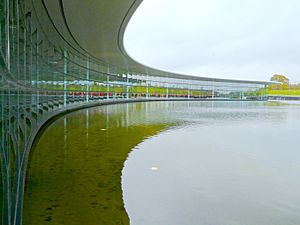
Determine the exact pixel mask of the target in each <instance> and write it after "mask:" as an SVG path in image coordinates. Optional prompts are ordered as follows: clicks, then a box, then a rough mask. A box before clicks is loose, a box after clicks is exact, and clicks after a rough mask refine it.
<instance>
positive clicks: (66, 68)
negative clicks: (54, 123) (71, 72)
mask: <svg viewBox="0 0 300 225" xmlns="http://www.w3.org/2000/svg"><path fill="white" fill-rule="evenodd" d="M67 57H68V52H67V51H66V50H64V106H66V105H67V75H68V59H67Z"/></svg>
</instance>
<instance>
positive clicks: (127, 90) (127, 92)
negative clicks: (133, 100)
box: [126, 73, 129, 99]
mask: <svg viewBox="0 0 300 225" xmlns="http://www.w3.org/2000/svg"><path fill="white" fill-rule="evenodd" d="M126 78H127V81H126V98H127V99H128V98H129V86H128V85H129V78H128V73H127V75H126Z"/></svg>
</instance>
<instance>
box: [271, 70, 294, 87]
mask: <svg viewBox="0 0 300 225" xmlns="http://www.w3.org/2000/svg"><path fill="white" fill-rule="evenodd" d="M270 80H271V81H277V82H280V83H281V84H275V85H271V89H281V90H286V89H288V88H289V86H290V80H289V78H287V77H286V76H284V75H280V74H274V75H273V76H272V77H271V79H270Z"/></svg>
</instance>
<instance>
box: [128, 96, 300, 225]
mask: <svg viewBox="0 0 300 225" xmlns="http://www.w3.org/2000/svg"><path fill="white" fill-rule="evenodd" d="M170 104H171V105H172V107H171V108H172V113H171V114H170V115H169V117H168V119H170V118H175V119H176V120H179V121H182V120H184V121H186V122H187V126H184V125H182V126H180V127H179V128H178V129H173V130H168V131H166V132H163V133H161V134H159V135H157V136H156V137H152V138H150V139H148V140H146V141H144V142H143V143H141V144H140V145H139V146H137V147H136V149H135V150H134V151H133V152H131V153H130V155H129V158H128V160H127V161H126V163H125V167H124V169H123V177H122V186H123V192H124V193H123V194H124V201H125V207H126V210H127V212H128V214H129V217H130V220H131V224H132V225H153V224H156V225H168V224H170V225H176V224H178V225H182V224H189V225H193V224H195V225H199V224H211V225H216V224H226V225H235V224H236V225H241V224H243V225H253V224H256V225H274V224H285V225H288V224H290V225H295V224H300V206H299V205H300V193H299V189H300V180H299V177H300V151H299V150H298V149H299V148H298V143H299V141H298V138H299V133H300V110H299V109H300V107H299V106H287V105H274V104H269V103H255V102H249V103H247V102H230V103H228V102H227V103H226V102H214V103H212V102H201V103H199V102H195V103H194V102H191V103H170ZM173 104H174V105H173ZM164 113H166V110H165V111H164V112H163V113H162V114H164ZM153 168H154V169H153Z"/></svg>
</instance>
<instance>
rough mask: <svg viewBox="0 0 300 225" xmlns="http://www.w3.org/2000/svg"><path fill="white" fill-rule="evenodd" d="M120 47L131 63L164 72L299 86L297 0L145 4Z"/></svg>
mask: <svg viewBox="0 0 300 225" xmlns="http://www.w3.org/2000/svg"><path fill="white" fill-rule="evenodd" d="M124 42H125V48H126V50H127V52H128V53H129V55H130V56H131V57H132V58H134V59H135V60H137V61H139V62H141V63H143V64H146V65H148V66H151V67H155V68H159V69H163V70H167V71H172V72H177V73H184V74H192V75H197V76H207V77H218V78H233V79H247V80H269V79H270V77H271V76H272V74H275V73H277V74H284V75H286V76H287V77H289V78H290V80H291V81H292V82H300V0H144V1H143V2H142V4H141V6H140V7H139V8H138V10H137V11H136V13H135V14H134V15H133V17H132V19H131V21H130V22H129V25H128V27H127V30H126V32H125V40H124Z"/></svg>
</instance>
